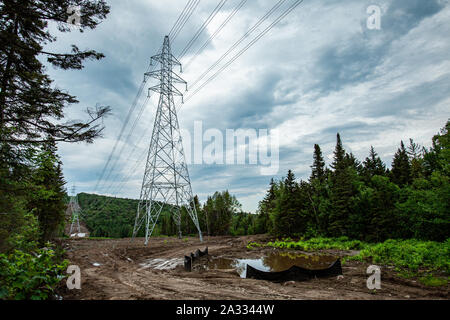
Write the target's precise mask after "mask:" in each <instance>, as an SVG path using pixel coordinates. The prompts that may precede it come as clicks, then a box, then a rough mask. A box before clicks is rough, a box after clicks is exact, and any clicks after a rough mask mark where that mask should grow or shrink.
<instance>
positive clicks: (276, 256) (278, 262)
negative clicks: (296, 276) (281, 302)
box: [207, 252, 337, 278]
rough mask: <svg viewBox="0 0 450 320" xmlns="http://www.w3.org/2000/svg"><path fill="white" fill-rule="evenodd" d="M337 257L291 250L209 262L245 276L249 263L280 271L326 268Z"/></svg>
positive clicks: (217, 259) (221, 268) (211, 267)
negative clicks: (297, 267) (293, 267)
mask: <svg viewBox="0 0 450 320" xmlns="http://www.w3.org/2000/svg"><path fill="white" fill-rule="evenodd" d="M336 260H337V257H334V256H323V255H306V254H295V253H290V252H273V253H270V254H269V255H267V256H264V257H261V258H258V259H231V258H221V257H218V258H214V257H211V258H210V259H209V261H208V263H207V269H208V270H229V269H234V270H236V272H237V273H238V274H239V276H240V277H241V278H245V275H246V269H247V265H250V266H252V267H253V268H256V269H258V270H261V271H266V272H279V271H284V270H287V269H289V268H290V267H292V266H299V267H303V268H307V269H324V268H327V267H329V266H330V264H332V263H333V262H334V261H336Z"/></svg>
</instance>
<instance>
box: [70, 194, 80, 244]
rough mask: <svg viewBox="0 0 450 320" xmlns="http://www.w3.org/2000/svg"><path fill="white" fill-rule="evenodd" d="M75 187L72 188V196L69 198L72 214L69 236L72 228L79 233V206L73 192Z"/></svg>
mask: <svg viewBox="0 0 450 320" xmlns="http://www.w3.org/2000/svg"><path fill="white" fill-rule="evenodd" d="M75 190H76V189H75V186H73V187H72V196H71V197H70V202H69V209H70V211H71V212H72V223H71V225H70V232H69V236H70V235H72V230H73V227H74V226H75V227H76V228H77V233H81V228H80V210H81V208H80V206H79V205H78V198H77V195H76V192H75Z"/></svg>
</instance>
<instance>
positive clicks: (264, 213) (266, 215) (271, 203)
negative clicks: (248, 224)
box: [255, 178, 277, 234]
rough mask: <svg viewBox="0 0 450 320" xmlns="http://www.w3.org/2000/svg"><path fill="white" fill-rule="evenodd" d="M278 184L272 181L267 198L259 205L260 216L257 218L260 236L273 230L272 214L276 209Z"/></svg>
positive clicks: (257, 231) (257, 230) (257, 228)
mask: <svg viewBox="0 0 450 320" xmlns="http://www.w3.org/2000/svg"><path fill="white" fill-rule="evenodd" d="M276 187H277V185H276V183H275V181H274V179H273V178H272V179H270V187H269V190H268V191H267V193H266V196H265V197H264V199H263V200H262V201H260V202H259V204H258V216H257V218H256V230H255V232H256V233H258V234H263V233H268V232H271V230H272V225H271V220H270V214H271V213H272V212H273V209H274V208H275V200H276Z"/></svg>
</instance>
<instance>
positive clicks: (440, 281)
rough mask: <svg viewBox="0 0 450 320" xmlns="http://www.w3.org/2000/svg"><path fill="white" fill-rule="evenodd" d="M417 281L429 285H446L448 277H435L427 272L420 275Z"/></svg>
mask: <svg viewBox="0 0 450 320" xmlns="http://www.w3.org/2000/svg"><path fill="white" fill-rule="evenodd" d="M419 281H420V282H421V283H423V284H424V285H426V286H430V287H441V286H446V285H447V283H448V279H445V278H442V277H435V276H433V275H431V274H428V275H426V276H424V277H420V278H419Z"/></svg>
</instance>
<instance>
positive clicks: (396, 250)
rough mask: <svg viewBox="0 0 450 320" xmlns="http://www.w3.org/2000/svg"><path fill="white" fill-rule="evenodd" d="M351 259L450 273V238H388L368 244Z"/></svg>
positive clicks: (408, 268) (413, 270) (415, 269)
mask: <svg viewBox="0 0 450 320" xmlns="http://www.w3.org/2000/svg"><path fill="white" fill-rule="evenodd" d="M351 259H359V260H367V261H370V262H371V263H382V264H385V265H393V266H396V267H398V268H405V269H407V270H409V271H412V272H417V271H419V269H421V270H425V271H437V270H442V271H444V272H446V273H450V239H448V240H447V241H445V242H443V243H441V242H434V241H420V240H415V239H410V240H393V239H390V240H386V241H385V242H383V243H378V244H372V245H368V246H366V247H365V248H364V249H363V250H361V252H360V253H359V255H357V256H355V257H352V258H351Z"/></svg>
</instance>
